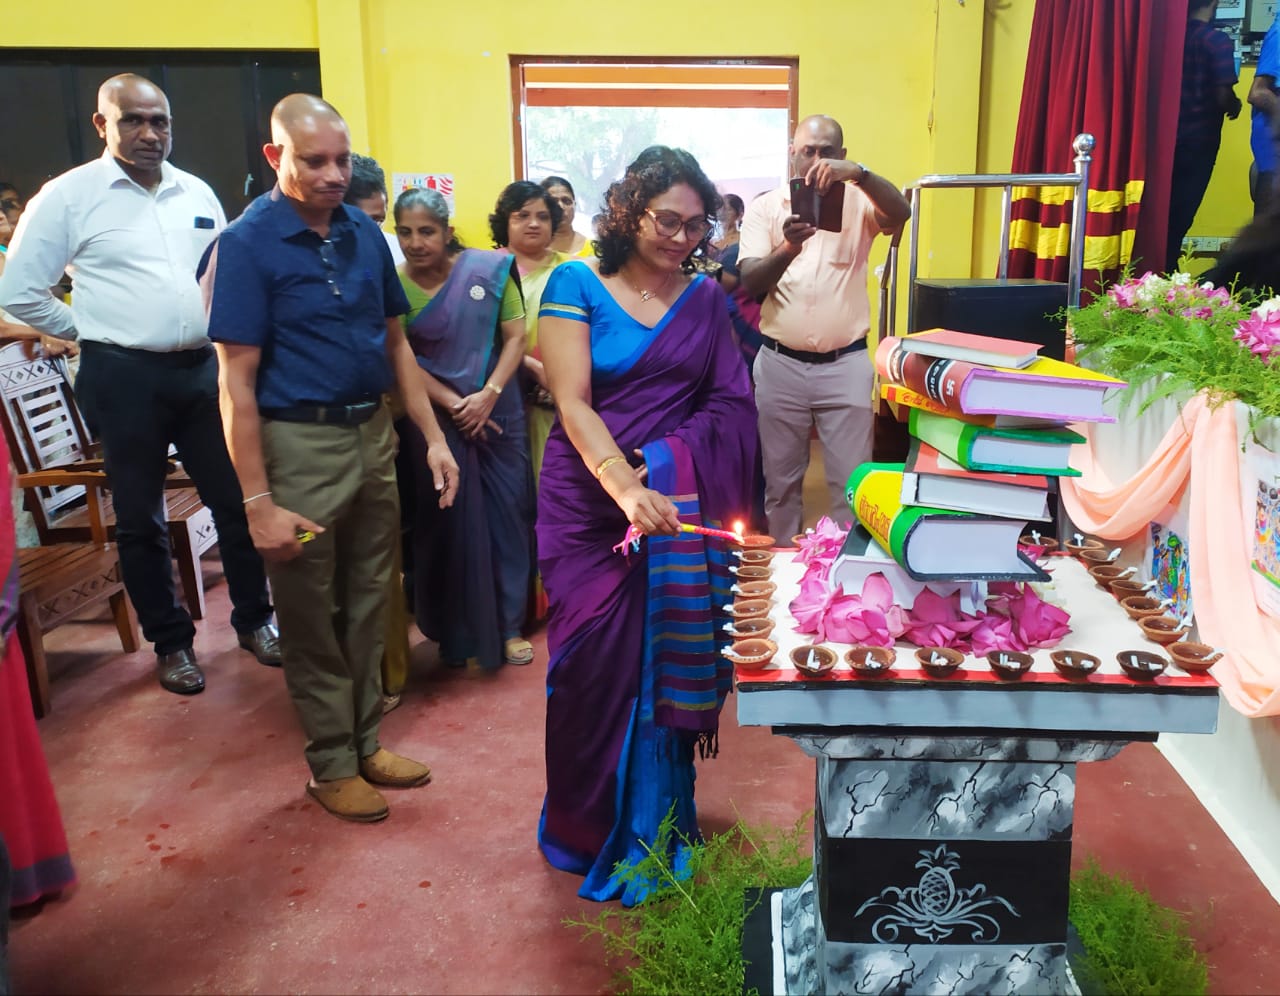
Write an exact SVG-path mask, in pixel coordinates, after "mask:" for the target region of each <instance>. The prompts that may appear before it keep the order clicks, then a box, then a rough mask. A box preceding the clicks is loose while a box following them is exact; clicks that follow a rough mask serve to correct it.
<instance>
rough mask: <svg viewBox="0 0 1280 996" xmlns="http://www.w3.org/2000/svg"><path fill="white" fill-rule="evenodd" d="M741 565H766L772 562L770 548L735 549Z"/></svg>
mask: <svg viewBox="0 0 1280 996" xmlns="http://www.w3.org/2000/svg"><path fill="white" fill-rule="evenodd" d="M734 553H736V554H737V555H738V563H739V564H741V565H742V566H743V567H768V566H769V565H770V564H771V563H772V562H773V551H772V550H735V551H734Z"/></svg>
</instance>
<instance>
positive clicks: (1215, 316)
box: [1064, 274, 1280, 424]
mask: <svg viewBox="0 0 1280 996" xmlns="http://www.w3.org/2000/svg"><path fill="white" fill-rule="evenodd" d="M1144 279H1146V278H1144ZM1157 279H1158V278H1157ZM1135 283H1137V282H1135V281H1131V280H1129V279H1128V275H1127V274H1126V278H1125V279H1123V280H1122V281H1121V282H1120V283H1119V284H1117V285H1116V286H1117V287H1120V288H1125V287H1133V286H1134V285H1135ZM1183 290H1184V291H1185V293H1182V292H1180V294H1179V296H1176V297H1175V300H1173V301H1168V300H1165V299H1163V298H1160V297H1156V299H1154V300H1150V299H1148V300H1146V301H1144V302H1143V303H1142V304H1141V305H1140V306H1134V305H1128V306H1126V305H1122V304H1118V303H1117V302H1116V300H1115V299H1114V298H1113V297H1112V296H1110V295H1109V294H1100V295H1097V296H1096V297H1095V298H1094V299H1093V301H1092V302H1091V303H1090V304H1088V305H1086V306H1085V307H1083V308H1080V309H1079V310H1077V311H1073V312H1064V317H1065V318H1066V319H1067V320H1068V321H1069V323H1070V326H1071V331H1072V335H1073V336H1074V338H1075V342H1076V349H1077V357H1078V358H1079V359H1080V360H1081V361H1083V362H1084V363H1085V364H1086V365H1087V366H1089V367H1091V368H1093V369H1096V370H1101V371H1102V372H1104V373H1108V374H1111V375H1112V376H1114V377H1119V378H1121V379H1122V380H1125V381H1128V383H1129V390H1130V391H1133V389H1134V388H1136V387H1138V386H1140V385H1144V384H1147V383H1148V382H1150V381H1152V380H1154V379H1156V378H1162V379H1161V381H1160V383H1159V384H1157V385H1156V386H1155V387H1154V389H1153V390H1152V391H1151V392H1150V393H1149V394H1148V395H1147V396H1146V397H1145V398H1144V400H1143V403H1142V406H1141V407H1142V409H1144V410H1145V409H1146V408H1147V407H1148V406H1149V405H1151V404H1152V403H1154V402H1155V401H1156V400H1158V399H1160V398H1163V397H1168V396H1170V395H1183V394H1188V393H1196V392H1205V393H1206V394H1207V395H1208V400H1209V403H1210V404H1211V405H1213V406H1217V405H1221V404H1223V403H1224V402H1226V401H1229V400H1232V399H1237V400H1239V401H1241V402H1243V403H1244V404H1246V405H1248V406H1249V407H1250V408H1252V409H1253V414H1252V415H1251V418H1250V421H1251V424H1252V423H1255V422H1256V421H1257V420H1258V419H1259V418H1262V417H1276V416H1280V376H1277V371H1276V370H1275V369H1273V368H1272V367H1269V366H1268V365H1267V364H1266V363H1264V362H1263V361H1262V360H1261V359H1259V358H1258V357H1257V356H1255V355H1254V354H1252V353H1251V352H1250V351H1249V350H1248V348H1247V347H1246V346H1244V345H1243V344H1242V343H1240V342H1238V341H1237V340H1236V339H1235V338H1234V337H1235V333H1236V328H1237V326H1238V325H1239V323H1240V321H1241V319H1243V318H1246V317H1248V315H1249V313H1250V312H1251V311H1252V310H1253V308H1254V307H1256V305H1257V304H1258V303H1259V299H1258V297H1257V295H1253V294H1250V293H1247V292H1243V291H1242V292H1236V293H1233V294H1232V295H1231V298H1230V301H1229V302H1223V301H1219V300H1208V299H1206V298H1205V297H1204V296H1195V295H1196V293H1197V292H1196V290H1195V289H1194V287H1193V286H1192V288H1191V289H1190V290H1189V291H1188V290H1186V288H1185V287H1184V288H1183ZM1188 295H1191V297H1192V301H1191V303H1192V304H1194V305H1199V307H1188ZM1122 299H1123V295H1122ZM1205 312H1207V314H1206V313H1205Z"/></svg>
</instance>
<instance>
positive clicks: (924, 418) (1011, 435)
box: [907, 408, 1084, 477]
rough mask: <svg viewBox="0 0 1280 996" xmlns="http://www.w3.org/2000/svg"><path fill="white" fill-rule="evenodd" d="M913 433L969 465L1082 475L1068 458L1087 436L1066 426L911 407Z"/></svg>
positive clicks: (997, 470)
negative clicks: (966, 418)
mask: <svg viewBox="0 0 1280 996" xmlns="http://www.w3.org/2000/svg"><path fill="white" fill-rule="evenodd" d="M907 425H908V428H909V429H910V431H911V435H913V436H915V437H916V439H919V440H920V441H921V442H924V443H928V444H929V445H930V446H932V447H933V448H934V449H936V450H937V451H938V452H939V453H941V454H943V455H944V456H948V457H950V458H951V459H952V460H954V461H955V462H956V463H958V464H960V466H961V467H963V468H965V470H977V471H990V472H993V473H1001V474H1040V475H1044V476H1048V477H1079V476H1080V471H1078V470H1074V469H1073V468H1072V467H1071V466H1070V464H1069V462H1068V461H1069V459H1070V455H1071V447H1072V446H1073V445H1075V444H1076V443H1083V442H1084V436H1082V435H1080V434H1079V433H1078V432H1072V431H1071V430H1070V429H1064V428H1057V427H1054V428H1044V429H1036V428H1018V429H993V428H987V427H986V426H982V425H970V424H968V423H966V422H961V421H960V420H959V419H954V418H950V417H949V416H946V415H935V414H934V413H933V412H926V411H923V410H922V409H919V408H912V409H911V415H910V421H909V422H908V423H907Z"/></svg>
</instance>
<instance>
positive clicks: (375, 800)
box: [202, 94, 458, 823]
mask: <svg viewBox="0 0 1280 996" xmlns="http://www.w3.org/2000/svg"><path fill="white" fill-rule="evenodd" d="M271 137H272V144H270V145H267V146H266V147H265V148H264V150H263V151H264V154H265V155H266V157H267V161H268V162H269V163H270V164H271V167H272V168H273V169H274V170H275V171H276V174H277V178H278V183H277V186H276V187H275V189H273V190H272V191H271V192H270V193H267V194H263V195H262V196H261V197H259V198H257V199H256V200H255V201H254V202H253V203H252V204H250V205H249V207H248V208H247V209H246V210H245V212H244V214H243V215H241V216H240V217H239V218H238V219H237V220H236V221H235V222H233V223H232V224H231V225H229V226H228V227H227V229H226V230H225V231H224V232H223V233H222V235H221V236H220V237H219V239H218V242H217V243H216V244H215V245H214V247H213V248H212V249H211V251H210V255H209V258H208V259H207V260H206V267H205V272H204V274H203V277H202V281H203V283H204V286H205V291H206V299H207V301H208V307H209V337H210V338H211V339H213V340H214V342H215V343H216V344H217V349H218V358H219V361H220V363H221V377H220V381H219V384H220V390H221V402H222V410H223V421H224V424H225V428H226V434H227V443H228V446H229V449H230V451H231V459H232V462H233V463H234V464H235V468H236V473H237V475H238V476H239V478H240V486H241V488H242V489H243V491H244V495H245V498H244V501H245V507H246V512H247V514H248V518H249V530H250V533H251V535H252V536H253V541H254V545H255V546H256V547H257V548H258V550H259V552H261V554H262V556H263V559H264V560H265V561H266V563H267V573H268V576H269V577H270V579H271V589H272V594H273V596H274V598H275V602H276V618H277V621H278V622H279V625H280V637H281V646H282V650H283V652H284V672H285V679H286V682H287V684H288V686H289V693H290V695H291V696H292V697H293V701H294V705H295V706H296V707H297V710H298V715H299V717H300V718H301V720H302V726H303V729H304V730H305V732H306V735H307V745H306V756H307V762H308V764H309V765H310V767H311V774H312V778H311V781H310V783H309V784H308V785H307V791H308V792H309V793H310V794H311V795H312V796H314V797H315V798H316V799H317V801H319V802H320V804H321V805H322V806H324V807H325V808H326V809H327V810H329V812H331V813H333V814H334V815H335V816H339V817H341V818H343V819H348V820H355V821H357V822H366V823H371V822H375V821H377V820H381V819H383V818H385V817H386V815H387V804H386V800H385V799H384V798H383V797H382V795H381V793H379V792H378V790H377V789H375V788H374V787H373V786H374V785H384V786H391V787H396V788H409V787H412V786H415V785H423V784H425V783H426V782H427V781H429V780H430V777H431V773H430V770H429V769H428V768H427V767H426V766H425V765H422V764H419V763H417V762H416V761H411V760H409V759H408V758H404V757H399V756H397V755H395V754H392V753H391V752H390V751H388V750H386V749H384V748H382V747H381V746H379V743H378V726H379V722H380V720H381V718H382V685H381V677H380V670H379V664H380V661H381V657H382V649H383V645H384V642H385V638H386V618H387V597H388V586H387V583H386V581H387V575H388V571H389V570H390V569H391V563H392V551H393V544H395V543H397V542H398V541H399V530H400V514H399V505H398V501H397V495H396V480H395V468H394V436H393V434H392V431H391V416H390V414H389V413H388V412H387V410H386V406H385V405H383V404H382V403H381V398H382V395H383V392H385V391H386V390H387V389H388V388H390V387H391V386H392V383H393V381H394V382H395V384H396V385H397V386H398V387H399V389H400V392H401V394H402V396H403V398H404V400H405V406H406V408H407V409H408V414H409V417H410V418H412V419H413V420H414V422H415V423H416V424H417V426H418V428H419V429H420V430H421V431H422V434H423V435H424V436H425V437H426V440H427V446H428V450H427V453H426V454H422V455H419V458H421V459H426V461H427V463H428V465H429V466H430V467H431V470H432V474H433V476H434V478H435V485H436V490H437V491H438V492H439V496H440V497H439V501H440V504H441V506H442V507H443V506H447V505H449V504H450V503H451V502H452V501H453V495H454V493H455V491H456V490H457V484H458V467H457V464H456V463H455V462H454V460H453V457H452V456H451V455H450V453H449V447H448V445H447V444H446V443H445V439H444V436H443V435H442V434H441V432H440V426H439V424H438V423H437V422H436V419H435V415H434V414H433V412H432V409H431V403H430V401H429V400H428V398H427V394H426V390H425V386H424V383H423V380H422V376H421V374H420V372H419V369H418V366H417V363H416V362H415V360H414V358H413V354H412V352H411V351H410V349H409V345H408V342H407V340H406V339H405V337H404V335H403V332H402V331H401V328H400V320H399V316H400V315H402V314H404V313H405V312H406V311H408V310H409V303H408V301H407V300H406V299H405V296H404V291H403V289H402V288H401V286H400V282H399V279H398V278H397V276H396V273H395V267H394V264H393V263H392V261H391V254H390V252H389V251H388V249H387V244H386V242H385V241H384V240H383V238H382V234H381V232H380V231H379V230H378V226H377V225H376V224H375V223H374V222H373V221H372V220H371V219H370V218H369V217H368V216H367V215H365V214H364V213H363V212H361V211H358V210H355V209H348V208H347V207H346V206H345V205H344V204H343V195H344V194H345V193H346V189H347V185H348V183H349V182H350V180H351V140H350V135H349V134H348V132H347V126H346V123H345V122H344V121H343V120H342V117H341V116H340V115H339V114H338V112H337V111H336V110H334V108H333V107H331V106H330V105H329V104H327V103H325V102H324V101H323V100H321V99H320V98H318V97H313V96H311V95H309V94H293V95H291V96H289V97H285V98H284V99H283V100H282V101H280V103H278V104H277V105H276V107H275V109H274V111H273V112H272V115H271ZM371 783H372V784H371Z"/></svg>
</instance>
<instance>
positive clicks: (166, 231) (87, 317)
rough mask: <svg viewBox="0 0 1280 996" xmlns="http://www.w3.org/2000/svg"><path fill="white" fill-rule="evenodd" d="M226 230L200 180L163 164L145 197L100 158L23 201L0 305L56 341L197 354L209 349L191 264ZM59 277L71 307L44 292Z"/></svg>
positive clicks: (0, 282) (0, 280) (1, 281)
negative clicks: (68, 282) (67, 278)
mask: <svg viewBox="0 0 1280 996" xmlns="http://www.w3.org/2000/svg"><path fill="white" fill-rule="evenodd" d="M226 223H227V219H226V215H224V214H223V212H222V206H221V205H220V204H219V203H218V199H217V197H215V196H214V193H213V190H212V189H211V188H210V187H209V185H208V184H207V183H205V182H204V181H203V180H201V179H200V178H199V177H195V176H192V175H191V174H190V173H187V172H184V171H183V170H180V169H178V168H177V167H176V166H172V165H170V164H169V163H167V162H166V163H164V164H163V165H162V166H161V174H160V185H159V186H158V187H157V188H156V189H155V191H154V192H153V191H149V190H147V189H146V188H145V187H142V186H140V185H139V184H138V183H135V182H134V181H133V180H131V179H130V178H129V176H128V174H126V173H125V171H124V170H123V169H122V168H121V167H120V164H119V163H117V162H116V161H115V159H114V158H113V157H112V156H111V153H110V152H104V153H103V154H102V158H101V159H95V160H94V161H93V162H90V163H85V164H84V165H83V166H77V167H76V168H75V169H72V170H68V171H67V172H66V173H63V174H62V175H61V176H57V177H54V178H53V179H52V180H50V181H49V182H48V183H46V184H45V185H44V186H43V187H41V188H40V192H39V193H38V194H36V195H35V196H34V197H33V198H31V200H30V201H29V202H28V203H27V208H26V210H25V211H24V212H23V214H22V218H21V219H20V220H19V221H18V228H17V230H16V231H15V232H14V236H13V241H12V243H10V245H9V252H8V259H7V261H6V265H5V269H4V273H3V275H0V307H3V308H5V309H7V310H8V311H9V312H10V313H11V314H12V315H13V316H14V318H16V319H17V320H18V321H20V322H26V323H27V324H28V325H31V326H33V327H34V328H37V329H39V330H40V331H41V332H43V333H45V334H46V335H51V336H56V337H58V338H59V339H74V338H76V337H77V336H78V337H79V338H81V339H85V340H90V341H93V342H105V343H110V344H112V345H116V346H127V347H129V348H132V349H147V350H151V351H153V352H172V351H175V350H180V349H195V348H196V347H199V346H203V345H205V344H206V343H207V342H208V341H209V338H208V336H207V335H206V331H207V326H206V320H205V310H204V302H203V300H202V298H201V294H200V287H199V285H198V284H197V283H196V266H197V265H198V264H199V262H200V258H201V256H203V255H204V251H205V249H207V248H208V247H209V243H211V242H212V241H213V240H214V239H215V238H216V237H217V235H218V233H219V232H220V231H222V229H223V228H225V227H226ZM64 271H66V272H68V273H70V274H71V279H72V281H73V289H72V303H71V305H70V306H67V305H66V304H64V303H63V302H62V301H60V300H58V299H57V298H55V297H54V296H53V295H52V294H51V293H50V291H49V288H50V287H52V286H54V285H55V284H57V283H58V281H59V280H61V279H62V274H63V272H64Z"/></svg>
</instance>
